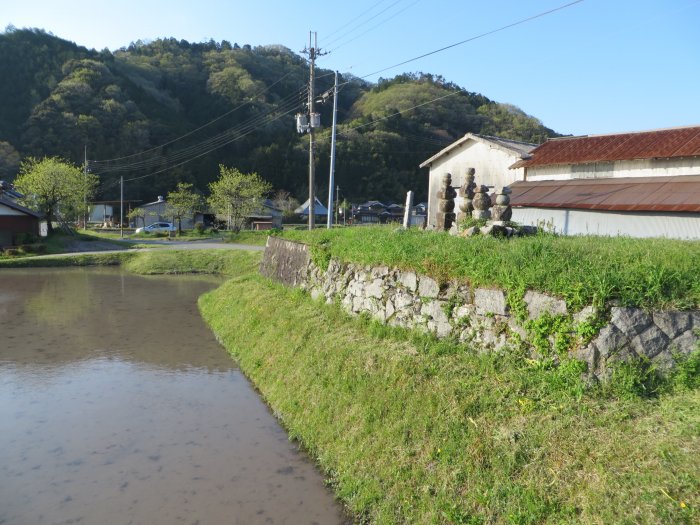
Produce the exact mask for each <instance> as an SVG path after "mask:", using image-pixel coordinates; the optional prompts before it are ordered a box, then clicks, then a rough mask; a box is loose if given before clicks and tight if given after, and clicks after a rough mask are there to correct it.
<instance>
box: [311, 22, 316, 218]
mask: <svg viewBox="0 0 700 525" xmlns="http://www.w3.org/2000/svg"><path fill="white" fill-rule="evenodd" d="M313 35H314V43H313V45H311V32H309V68H310V69H309V230H313V229H314V227H315V226H316V216H315V215H314V207H315V206H314V204H315V202H314V201H315V200H316V195H315V191H314V185H315V184H316V181H315V175H316V173H315V171H316V168H315V166H314V63H315V61H316V46H317V43H318V40H317V38H316V33H313Z"/></svg>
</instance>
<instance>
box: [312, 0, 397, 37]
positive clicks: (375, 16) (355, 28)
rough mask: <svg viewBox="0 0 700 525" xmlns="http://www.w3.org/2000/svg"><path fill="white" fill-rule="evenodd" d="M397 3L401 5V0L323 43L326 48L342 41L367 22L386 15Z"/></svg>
mask: <svg viewBox="0 0 700 525" xmlns="http://www.w3.org/2000/svg"><path fill="white" fill-rule="evenodd" d="M399 3H401V0H396V1H395V2H393V3H392V4H390V5H389V6H387V7H386V8H384V9H382V10H381V11H379V12H378V13H377V14H375V15H374V16H372V17H371V18H369V19H367V20H365V21H364V22H361V23H360V24H358V25H357V26H355V27H353V28H351V29H349V30H348V31H346V32H345V33H342V34H341V35H340V36H338V37H336V38H335V39H333V40H330V41H329V42H325V45H326V47H328V46H330V45H331V44H333V43H334V42H337V41H338V40H342V39H343V38H344V37H345V36H347V35H349V34H351V33H352V32H353V31H355V30H357V29H359V28H360V27H362V26H363V25H364V24H366V23H368V22H371V21H372V20H374V19H375V18H377V17H378V16H379V15H382V14H384V13H386V12H387V11H388V10H389V9H391V8H392V7H394V6H395V5H396V4H399ZM377 5H379V4H377ZM375 7H376V6H375ZM346 25H347V24H346Z"/></svg>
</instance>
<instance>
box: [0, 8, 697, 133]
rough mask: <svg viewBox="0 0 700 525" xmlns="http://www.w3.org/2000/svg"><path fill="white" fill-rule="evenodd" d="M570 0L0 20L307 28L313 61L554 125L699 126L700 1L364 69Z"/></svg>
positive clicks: (64, 33)
mask: <svg viewBox="0 0 700 525" xmlns="http://www.w3.org/2000/svg"><path fill="white" fill-rule="evenodd" d="M570 1H571V0H519V1H518V0H490V1H488V2H476V1H469V0H462V1H456V0H355V1H353V2H335V3H325V2H323V3H322V2H315V3H301V2H299V3H297V2H290V1H282V0H268V1H264V2H255V1H250V0H248V1H245V2H240V1H231V0H228V1H226V0H199V1H198V2H191V1H184V0H170V1H168V2H165V1H156V0H139V1H133V0H121V1H120V2H95V1H94V0H91V1H84V0H75V1H69V0H64V1H60V0H9V1H8V0H2V1H1V2H0V3H1V6H0V28H4V27H6V26H7V25H9V24H12V25H14V26H15V27H18V28H23V27H38V28H42V29H45V30H46V31H49V32H51V33H53V34H54V35H56V36H59V37H61V38H64V39H66V40H71V41H74V42H76V43H78V44H80V45H84V46H86V47H89V48H96V49H103V48H105V47H106V48H109V49H111V50H115V49H118V48H120V47H123V46H127V45H129V43H130V42H133V41H136V40H139V39H141V40H149V39H155V38H158V37H175V38H177V39H185V40H188V41H190V42H200V41H205V40H209V39H210V38H213V39H214V40H217V41H220V40H228V41H230V42H232V43H233V42H236V43H238V44H240V45H243V44H250V45H252V46H256V45H266V44H281V45H284V46H286V47H289V48H290V49H292V50H293V51H295V52H299V51H301V50H302V49H303V48H304V47H305V46H306V45H308V42H309V31H315V32H317V34H318V44H319V47H320V48H321V49H322V50H324V49H325V50H326V51H330V53H329V54H327V55H325V56H323V57H322V58H320V59H319V62H318V64H319V66H320V67H323V68H328V69H337V70H339V71H340V72H344V73H345V72H349V73H352V74H354V75H356V76H359V77H366V79H367V80H369V81H376V80H377V79H378V78H379V77H380V76H383V77H385V78H388V77H392V76H394V75H396V74H399V73H402V72H409V71H411V72H415V71H423V72H426V73H433V74H436V75H442V76H443V77H444V78H445V79H446V80H448V81H451V82H454V83H456V84H458V85H460V86H462V87H463V88H465V89H467V90H469V91H475V92H479V93H482V94H484V95H486V96H487V97H489V98H491V99H492V100H496V101H499V102H507V103H510V104H514V105H516V106H518V107H520V108H521V109H523V110H524V111H525V112H527V113H529V114H531V115H533V116H535V117H537V118H539V119H540V120H541V121H542V122H543V123H544V124H545V125H546V126H548V127H550V128H552V129H554V130H555V131H558V132H560V133H567V134H569V133H571V134H574V135H583V134H596V133H614V132H622V131H634V130H645V129H655V128H664V127H673V126H684V125H694V124H695V125H697V124H700V95H699V94H700V30H699V29H698V28H699V27H700V0H583V1H582V2H580V3H577V4H575V5H572V6H570V7H567V8H565V9H562V10H559V11H557V12H554V13H552V14H549V15H546V16H542V17H540V18H537V19H535V20H532V21H529V22H526V23H523V24H521V25H518V26H515V27H512V28H509V29H505V30H503V31H500V32H497V33H494V34H491V35H489V36H485V37H483V38H479V39H476V40H473V41H471V42H468V43H465V44H463V45H460V46H456V47H454V48H452V49H449V50H447V51H444V52H441V53H437V54H434V55H431V56H429V57H426V58H423V59H420V60H417V61H414V62H411V63H409V64H406V65H404V66H401V67H398V68H393V69H390V70H387V71H384V72H382V73H381V74H380V75H371V76H367V75H370V74H371V73H373V72H376V71H378V70H382V69H384V68H387V67H390V66H392V65H394V64H398V63H400V62H403V61H405V60H408V59H411V58H413V57H416V56H419V55H422V54H425V53H428V52H430V51H433V50H436V49H439V48H442V47H445V46H449V45H451V44H454V43H456V42H460V41H462V40H466V39H469V38H471V37H474V36H477V35H480V34H482V33H485V32H488V31H492V30H494V29H498V28H501V27H503V26H506V25H508V24H511V23H513V22H517V21H519V20H522V19H525V18H528V17H531V16H533V15H537V14H539V13H542V12H545V11H548V10H551V9H554V8H557V7H559V6H562V5H565V4H567V3H569V2H570Z"/></svg>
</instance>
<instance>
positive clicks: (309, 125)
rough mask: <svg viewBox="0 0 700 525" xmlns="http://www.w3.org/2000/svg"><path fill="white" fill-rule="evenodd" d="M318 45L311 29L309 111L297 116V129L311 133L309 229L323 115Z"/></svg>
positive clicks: (313, 220)
mask: <svg viewBox="0 0 700 525" xmlns="http://www.w3.org/2000/svg"><path fill="white" fill-rule="evenodd" d="M312 38H313V42H312ZM317 45H318V39H317V35H316V33H315V32H311V31H309V47H308V48H307V49H304V50H303V51H302V53H308V54H309V101H308V111H309V113H308V116H307V115H304V114H302V113H298V114H297V116H296V120H297V131H298V132H299V133H307V132H308V133H309V208H308V210H309V230H312V229H313V228H314V227H315V226H316V224H315V223H316V215H315V213H314V206H315V204H316V192H315V188H314V186H315V184H316V180H315V179H316V173H315V166H314V148H315V146H316V144H315V141H314V129H315V128H318V127H320V126H321V116H320V115H319V114H318V113H315V112H314V66H315V64H316V57H317V56H320V55H321V54H322V53H320V52H319V49H318V47H317Z"/></svg>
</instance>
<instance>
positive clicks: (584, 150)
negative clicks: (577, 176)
mask: <svg viewBox="0 0 700 525" xmlns="http://www.w3.org/2000/svg"><path fill="white" fill-rule="evenodd" d="M530 155H531V158H529V159H525V160H520V161H518V162H516V163H515V164H513V165H512V166H511V168H522V167H526V168H527V167H530V166H547V165H551V164H587V163H591V162H605V161H614V160H635V159H655V158H671V157H693V156H700V126H693V127H686V128H674V129H661V130H656V131H640V132H636V133H620V134H616V135H595V136H593V135H592V136H585V137H566V138H557V139H550V140H548V141H547V142H545V143H543V144H540V145H539V146H537V147H536V148H535V149H534V150H533V151H532V152H531V153H530Z"/></svg>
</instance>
